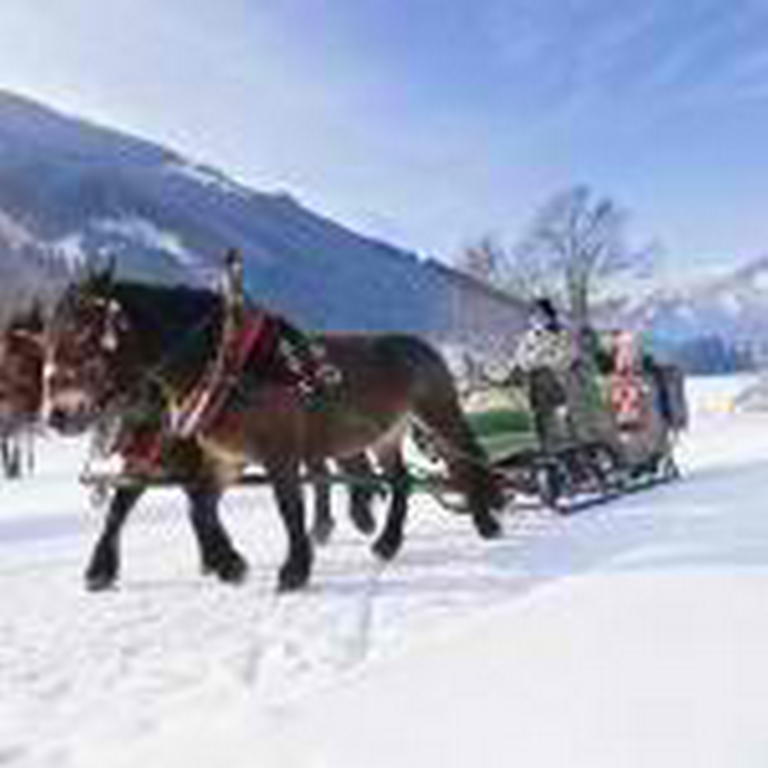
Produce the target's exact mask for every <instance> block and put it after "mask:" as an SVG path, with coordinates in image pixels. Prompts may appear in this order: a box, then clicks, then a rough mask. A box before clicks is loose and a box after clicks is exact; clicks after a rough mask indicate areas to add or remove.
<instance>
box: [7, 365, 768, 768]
mask: <svg viewBox="0 0 768 768" xmlns="http://www.w3.org/2000/svg"><path fill="white" fill-rule="evenodd" d="M718 387H719V388H720V389H721V390H722V391H727V392H730V391H732V390H733V389H735V387H736V385H735V384H734V382H733V381H731V380H720V381H719V382H716V381H714V380H707V381H705V382H704V383H703V384H702V383H700V382H696V383H695V384H694V386H693V387H692V397H693V400H694V403H697V402H701V401H702V397H703V398H704V399H706V398H707V397H710V396H711V395H713V394H714V392H715V390H717V389H718ZM693 411H694V416H695V418H694V425H693V429H692V431H691V433H690V434H689V435H687V436H686V437H685V439H684V441H683V443H682V445H681V446H680V456H681V463H682V464H683V467H684V471H685V478H684V479H683V480H682V481H681V482H679V483H677V484H674V485H668V486H664V487H660V488H656V489H653V490H650V491H646V492H644V493H642V494H637V495H635V496H633V497H629V498H626V499H623V500H621V501H618V502H616V503H614V504H611V505H607V506H605V507H601V508H596V509H592V510H589V511H587V512H584V513H583V514H580V515H578V516H574V517H572V518H557V517H554V516H552V515H550V514H547V513H545V512H542V511H536V510H525V511H522V512H519V513H517V514H515V515H508V516H506V518H505V536H504V538H503V539H501V540H498V541H494V542H485V541H481V540H479V539H478V538H477V537H476V536H475V534H474V533H473V531H472V529H471V525H470V523H469V521H468V520H467V519H466V518H464V517H461V516H451V515H449V514H447V513H445V512H441V511H440V510H439V509H438V508H437V507H436V505H435V503H434V502H433V501H432V500H431V499H429V498H428V497H422V498H419V499H418V500H417V501H416V502H415V504H414V510H413V515H412V520H411V521H410V523H409V527H408V536H407V540H406V544H405V547H404V550H403V552H402V553H401V555H400V557H399V558H398V559H397V560H396V561H395V562H394V563H392V564H390V565H387V566H386V567H380V566H378V565H376V563H375V562H374V561H373V559H372V557H371V555H370V554H369V552H368V548H367V543H366V542H365V541H364V539H363V538H362V537H361V536H360V535H359V534H357V533H356V532H354V531H353V530H352V529H351V528H350V526H349V524H348V522H347V521H346V519H345V517H344V515H343V503H342V498H341V495H340V497H339V499H338V500H337V503H336V505H335V509H336V511H337V512H338V524H339V525H338V528H337V531H336V536H335V538H334V541H333V542H332V543H331V544H330V545H329V547H328V548H326V549H323V550H319V551H318V553H317V559H316V568H315V572H314V575H313V582H312V586H311V588H310V589H308V590H307V591H306V592H305V593H302V594H295V595H288V596H281V597H279V598H278V597H276V596H275V595H274V593H273V586H274V579H275V571H276V568H277V567H278V565H279V563H280V560H281V558H282V555H283V538H282V531H281V528H280V525H279V523H278V521H277V519H276V515H275V513H274V511H273V509H272V504H271V500H270V498H269V496H268V495H266V493H264V492H261V491H254V490H250V489H249V490H242V491H237V492H233V493H231V494H230V495H229V497H228V498H227V499H226V502H225V522H226V524H227V526H228V527H229V529H230V530H231V532H232V535H233V538H234V540H235V542H236V543H237V544H238V545H239V547H240V548H241V550H242V551H243V552H244V553H245V554H246V555H247V557H248V559H249V561H250V562H251V565H252V574H251V578H250V580H249V582H248V583H247V584H245V585H243V586H241V587H229V586H225V585H220V584H218V583H217V582H215V581H212V580H210V579H207V578H203V577H202V576H199V575H198V574H197V556H196V553H195V550H194V546H193V543H192V538H191V534H190V532H189V530H188V525H187V523H186V521H185V520H184V504H183V499H182V497H181V496H180V494H179V493H178V492H176V491H173V490H170V491H163V492H160V491H157V492H154V493H153V494H152V495H150V496H148V497H147V499H146V500H145V501H142V503H141V504H140V506H139V508H138V509H137V510H136V513H135V517H134V518H133V519H132V520H131V521H130V523H129V525H128V527H127V529H126V533H125V537H124V541H123V577H122V580H121V584H120V587H119V589H117V590H114V591H111V592H108V593H104V594H97V595H93V594H87V593H85V592H84V591H83V589H82V587H81V585H80V572H81V570H82V568H83V567H84V563H85V560H86V558H87V554H88V550H89V547H90V545H91V543H92V540H93V538H94V536H95V533H96V531H97V529H98V525H99V522H100V517H101V514H102V513H101V512H98V511H94V510H89V509H88V505H87V498H86V494H85V492H84V491H83V489H81V488H80V487H79V485H78V483H77V480H76V476H75V475H76V472H77V469H78V468H79V466H80V463H81V462H82V458H83V455H84V444H83V443H82V441H71V440H70V441H63V440H53V439H49V440H44V441H42V442H41V445H40V456H39V466H40V467H41V469H40V471H39V473H38V474H37V475H36V476H35V477H34V479H32V480H24V481H21V482H4V481H3V482H0V591H1V592H2V595H3V598H2V601H0V765H10V766H14V767H15V766H24V768H26V767H27V766H29V767H30V768H32V767H34V768H37V766H57V767H58V766H62V767H64V768H68V767H70V766H76V767H77V768H80V767H82V768H90V766H94V767H95V766H99V768H103V767H104V766H107V767H108V768H112V766H115V767H116V768H119V767H121V766H126V768H127V766H136V765H142V764H144V765H148V766H163V768H167V767H173V766H177V765H178V766H190V765H194V766H195V768H197V767H198V766H224V765H226V766H228V768H240V766H242V767H243V768H245V767H246V766H248V767H250V766H256V765H258V766H269V767H270V768H271V766H277V767H278V768H282V767H283V766H284V767H285V768H305V767H306V768H324V767H326V766H330V767H331V768H345V767H346V766H355V767H357V766H365V768H377V767H378V766H382V767H383V766H387V768H391V767H392V766H398V768H399V767H400V766H404V767H405V768H408V766H418V767H419V768H424V767H425V766H440V768H453V766H467V765H482V766H509V765H514V764H520V765H525V766H526V768H540V767H545V766H546V768H550V767H555V766H557V768H560V767H563V768H565V767H566V766H567V767H568V768H572V767H573V766H590V768H602V766H606V767H607V766H610V767H611V768H615V767H616V766H622V768H624V767H625V766H628V767H630V768H634V767H635V766H638V767H639V766H643V767H644V768H645V767H646V766H649V767H650V766H653V768H659V767H660V768H664V766H674V767H675V768H681V766H686V767H687V766H703V765H713V766H720V765H728V766H738V767H739V768H742V767H747V766H749V767H751V766H755V767H756V768H757V767H758V766H759V767H761V768H762V766H764V765H766V762H767V761H768V736H767V735H766V733H765V727H764V723H763V720H764V709H765V699H766V696H767V695H768V665H766V664H765V663H764V662H763V658H764V655H765V650H764V649H765V648H766V647H767V646H768V615H767V614H766V612H765V594H766V591H767V590H768V580H767V577H768V516H766V514H765V509H764V501H763V498H764V497H763V496H762V494H763V493H764V488H765V482H766V481H765V477H766V476H768V475H767V470H768V416H764V415H761V414H757V415H755V414H749V415H746V414H739V413H709V412H706V411H705V410H702V409H699V408H697V407H694V409H693Z"/></svg>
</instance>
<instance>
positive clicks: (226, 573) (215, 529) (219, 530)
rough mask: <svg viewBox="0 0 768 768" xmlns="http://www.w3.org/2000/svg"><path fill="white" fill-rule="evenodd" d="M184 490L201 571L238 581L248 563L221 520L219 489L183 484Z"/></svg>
mask: <svg viewBox="0 0 768 768" xmlns="http://www.w3.org/2000/svg"><path fill="white" fill-rule="evenodd" d="M184 492H185V493H186V494H187V498H188V499H189V519H190V522H191V523H192V530H193V531H194V533H195V539H196V540H197V545H198V547H199V549H200V562H201V566H202V571H203V573H215V574H216V575H217V576H218V577H219V578H220V579H221V580H222V581H228V582H230V583H233V584H239V583H240V582H242V581H243V580H244V579H245V577H246V575H247V574H248V563H247V562H246V560H245V558H244V557H243V556H242V555H241V554H240V553H239V552H238V551H237V550H236V549H235V547H234V546H233V544H232V541H231V539H230V538H229V535H228V534H227V532H226V531H225V530H224V526H223V525H222V524H221V519H220V518H219V501H220V500H221V491H220V490H219V489H218V488H215V487H212V486H201V485H185V486H184Z"/></svg>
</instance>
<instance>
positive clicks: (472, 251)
mask: <svg viewBox="0 0 768 768" xmlns="http://www.w3.org/2000/svg"><path fill="white" fill-rule="evenodd" d="M506 259H507V256H506V254H505V252H504V248H503V246H502V245H501V244H500V243H499V242H498V240H497V239H496V237H494V236H493V235H485V236H484V237H482V238H481V239H480V240H478V241H477V242H476V243H471V244H470V245H467V246H466V247H465V248H464V249H463V251H462V252H461V253H460V254H459V258H458V261H457V264H456V266H457V267H458V268H459V269H460V270H462V271H463V272H466V273H467V274H469V275H472V277H476V278H477V279H478V280H483V281H484V282H486V283H490V284H491V285H496V286H499V287H500V284H501V283H502V281H503V279H502V275H503V268H504V263H505V261H506Z"/></svg>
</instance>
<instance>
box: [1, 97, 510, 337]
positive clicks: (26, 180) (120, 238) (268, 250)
mask: <svg viewBox="0 0 768 768" xmlns="http://www.w3.org/2000/svg"><path fill="white" fill-rule="evenodd" d="M254 151H258V148H257V147H256V148H254ZM231 247H236V248H238V249H240V250H241V251H242V253H243V255H244V260H245V274H246V284H247V287H248V289H249V292H250V293H251V295H252V297H253V299H254V300H255V301H257V302H258V303H260V304H262V305H266V306H269V307H271V308H273V309H275V310H277V311H280V312H284V313H287V314H288V315H290V316H291V317H293V318H294V319H295V320H297V321H298V322H300V323H303V324H304V325H306V326H308V327H311V328H318V329H340V328H343V329H349V328H351V329H358V330H363V329H366V330H407V331H415V332H421V333H428V334H443V335H445V334H446V333H449V332H450V330H451V328H453V327H458V326H459V325H461V324H462V320H461V318H457V316H456V309H455V308H456V305H457V299H456V297H457V295H459V296H460V297H461V299H462V301H464V302H465V303H466V296H467V294H468V293H469V294H471V296H472V301H473V302H475V303H474V304H473V306H474V307H477V306H479V305H482V306H483V307H485V306H486V305H487V306H492V308H493V311H494V312H495V311H497V310H499V308H501V310H502V315H504V312H506V311H507V309H509V312H510V313H511V315H510V318H507V319H506V320H505V322H506V323H507V326H508V328H509V329H513V328H514V327H515V326H516V324H517V323H518V320H517V319H516V318H517V317H518V316H519V315H520V309H519V307H518V306H517V305H514V304H510V303H509V302H508V300H506V299H505V298H504V297H503V296H501V295H498V294H497V293H495V292H493V291H489V290H486V289H483V288H482V286H480V285H479V284H475V285H472V284H471V281H469V282H468V281H467V280H466V279H464V278H459V277H458V276H457V275H456V273H452V271H451V270H447V269H445V267H443V266H442V265H439V264H437V263H436V262H431V261H428V260H421V259H419V258H418V257H417V256H415V255H414V254H412V253H408V252H405V251H402V250H399V249H397V248H394V247H392V246H390V245H388V244H386V243H383V242H378V241H376V240H372V239H370V238H367V237H363V236H361V235H358V234H356V233H354V232H352V231H350V230H349V229H346V228H345V227H342V226H340V225H339V224H336V223H335V222H333V221H331V220H329V219H327V218H324V217H322V216H320V215H318V214H316V213H314V212H312V211H310V210H308V209H307V208H305V207H303V206H302V205H300V204H299V203H298V202H297V201H296V200H295V199H293V198H292V197H291V196H289V195H287V194H264V193H261V192H257V191H254V190H252V189H249V188H248V187H246V186H243V185H242V184H238V183H236V182H234V181H232V180H231V179H229V178H228V177H227V176H225V175H224V174H222V173H220V172H218V171H217V170H215V169H213V168H210V167H206V166H202V165H199V164H196V163H194V162H192V161H190V160H187V159H185V158H184V157H182V156H180V155H179V154H177V153H175V152H173V151H170V150H167V149H164V148H162V147H159V146H156V145H154V144H151V143H149V142H146V141H143V140H140V139H137V138H134V137H131V136H126V135H124V134H122V133H119V132H116V131H112V130H107V129H105V128H102V127H99V126H96V125H93V124H91V123H88V122H86V121H83V120H80V119H77V118H74V117H70V116H66V115H63V114H60V113H58V112H56V111H54V110H51V109H49V108H47V107H45V106H43V105H40V104H37V103H35V102H32V101H30V100H28V99H26V98H23V97H19V96H17V95H14V94H10V93H7V92H2V91H0V277H2V287H0V297H3V296H4V297H5V298H6V299H7V298H8V297H9V296H14V297H15V296H18V295H19V293H20V292H21V293H25V292H28V291H30V290H31V288H30V286H37V287H39V286H41V285H48V286H50V285H58V284H60V283H61V282H62V281H63V280H64V279H66V277H67V275H68V274H69V273H71V271H72V269H74V268H76V267H77V266H78V265H81V264H83V263H85V262H86V261H88V260H92V259H94V258H96V259H99V258H101V259H104V258H105V257H115V258H116V259H117V265H118V271H119V272H120V273H122V274H123V275H124V276H131V277H141V278H144V279H149V280H155V281H171V282H178V281H186V282H192V283H198V284H211V283H212V282H213V281H214V280H215V279H216V276H217V275H218V274H219V271H220V265H221V258H222V256H223V254H224V253H225V251H226V250H227V249H228V248H231ZM478 302H479V304H478ZM474 311H475V310H473V312H474ZM478 311H481V310H478ZM482 311H484V310H482Z"/></svg>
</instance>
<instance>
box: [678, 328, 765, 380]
mask: <svg viewBox="0 0 768 768" xmlns="http://www.w3.org/2000/svg"><path fill="white" fill-rule="evenodd" d="M664 357H665V358H667V359H669V360H670V361H671V362H674V363H677V364H678V365H680V366H681V367H682V368H683V370H685V371H686V372H687V373H693V374H717V373H736V372H738V371H751V370H754V369H755V368H756V361H755V356H754V352H753V350H752V349H751V348H750V347H748V346H746V345H744V344H735V343H733V342H730V341H728V340H726V339H724V338H723V337H722V336H719V335H717V334H708V335H702V336H697V337H695V338H692V339H688V340H686V341H682V342H679V343H678V344H675V345H674V346H670V347H669V348H668V350H667V351H666V353H665V355H664Z"/></svg>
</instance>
